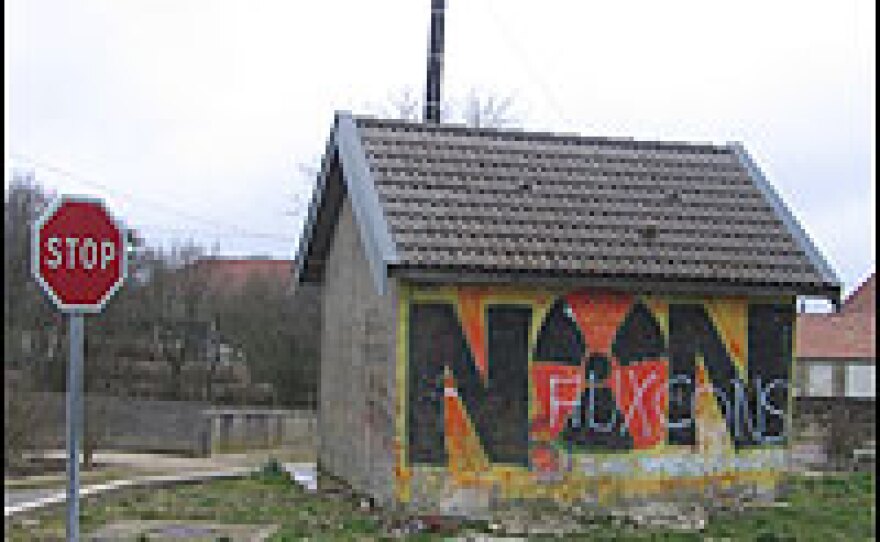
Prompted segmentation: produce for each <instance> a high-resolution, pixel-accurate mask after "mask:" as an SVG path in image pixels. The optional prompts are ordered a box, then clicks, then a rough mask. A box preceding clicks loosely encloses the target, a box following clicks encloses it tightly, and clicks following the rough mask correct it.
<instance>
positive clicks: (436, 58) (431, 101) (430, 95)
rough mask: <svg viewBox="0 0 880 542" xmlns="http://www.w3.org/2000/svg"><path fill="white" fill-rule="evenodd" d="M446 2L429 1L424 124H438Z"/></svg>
mask: <svg viewBox="0 0 880 542" xmlns="http://www.w3.org/2000/svg"><path fill="white" fill-rule="evenodd" d="M445 11H446V0H431V38H430V44H429V49H428V81H427V85H426V89H425V122H433V123H439V122H440V78H441V77H442V74H443V15H444V12H445Z"/></svg>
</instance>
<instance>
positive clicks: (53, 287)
mask: <svg viewBox="0 0 880 542" xmlns="http://www.w3.org/2000/svg"><path fill="white" fill-rule="evenodd" d="M127 256H128V254H127V244H126V232H125V228H123V227H122V226H121V224H119V223H118V222H117V221H116V219H115V218H113V216H112V215H111V214H110V213H109V212H108V211H107V208H106V207H104V203H103V202H101V201H100V200H97V199H92V198H87V197H81V196H62V197H61V198H59V199H58V200H57V201H56V202H54V203H53V204H52V205H51V206H50V207H49V208H48V209H47V210H46V212H45V213H44V214H43V216H42V217H40V219H39V220H38V221H37V222H36V224H34V232H33V261H32V266H33V272H34V277H35V278H36V279H37V282H39V283H40V285H41V286H42V287H43V289H44V290H45V291H46V293H47V294H49V297H51V298H52V300H53V301H54V302H55V305H57V306H58V308H59V309H61V310H62V311H65V312H98V311H100V310H101V309H103V308H104V305H105V304H106V303H107V300H108V299H110V297H111V296H112V295H113V293H114V292H116V290H117V289H119V287H120V286H122V281H123V280H124V279H125V274H126V271H127V267H128V266H127V264H128V257H127Z"/></svg>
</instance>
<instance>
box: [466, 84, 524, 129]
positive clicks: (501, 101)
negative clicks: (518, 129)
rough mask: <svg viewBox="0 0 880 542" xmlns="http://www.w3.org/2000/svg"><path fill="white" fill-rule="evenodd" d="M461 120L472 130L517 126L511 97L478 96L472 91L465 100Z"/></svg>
mask: <svg viewBox="0 0 880 542" xmlns="http://www.w3.org/2000/svg"><path fill="white" fill-rule="evenodd" d="M463 120H464V123H465V124H467V125H468V126H472V127H474V128H505V127H507V126H510V125H515V124H518V119H517V116H516V114H515V113H514V112H513V98H512V97H511V96H502V97H499V96H493V95H488V96H480V95H479V94H477V93H476V92H475V91H473V90H472V91H471V93H470V95H468V98H467V100H465V104H464V107H463Z"/></svg>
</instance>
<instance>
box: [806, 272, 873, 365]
mask: <svg viewBox="0 0 880 542" xmlns="http://www.w3.org/2000/svg"><path fill="white" fill-rule="evenodd" d="M874 284H875V283H874V275H871V277H870V278H869V279H868V280H867V281H865V283H863V284H862V285H861V286H860V287H859V288H858V289H856V291H855V292H854V293H853V294H852V295H850V297H848V298H847V299H846V301H845V302H844V303H843V307H842V308H841V310H840V312H838V313H830V314H799V315H798V318H797V333H796V345H795V352H796V354H797V356H798V357H800V358H818V359H853V358H860V359H876V357H877V353H876V352H877V350H876V348H877V347H876V333H877V329H876V327H875V313H876V311H875V309H876V301H875V297H874V296H875V295H876V290H875V289H874Z"/></svg>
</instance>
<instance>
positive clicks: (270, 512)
mask: <svg viewBox="0 0 880 542" xmlns="http://www.w3.org/2000/svg"><path fill="white" fill-rule="evenodd" d="M874 496H875V478H874V476H873V474H849V475H838V476H829V477H822V478H816V479H813V478H803V477H794V478H792V480H791V482H790V492H789V493H788V496H787V498H786V499H785V502H786V503H787V504H786V505H785V506H780V507H772V508H768V509H749V510H745V511H742V512H738V513H733V512H726V513H717V514H715V515H713V516H711V517H710V520H709V523H708V526H707V527H706V529H705V530H704V531H702V532H700V533H676V532H670V531H662V530H647V529H636V528H634V527H629V526H624V525H621V524H619V523H614V522H611V521H605V520H602V519H601V518H600V519H597V520H596V521H594V522H590V523H588V524H582V525H581V527H579V529H578V532H573V533H569V534H568V535H566V536H565V539H566V540H670V541H689V540H694V541H698V540H707V539H713V540H762V541H785V540H797V541H801V540H873V539H874V538H875V528H874V518H875V515H876V507H875V503H874ZM138 519H139V520H154V519H155V520H197V521H213V522H218V523H229V524H232V523H249V524H276V525H280V529H279V530H278V532H276V533H275V535H274V536H273V537H272V538H271V540H272V541H273V542H281V541H290V540H301V539H304V538H313V539H314V538H319V539H321V540H376V539H382V538H388V533H389V530H390V527H389V526H390V525H391V524H392V521H391V520H390V519H389V517H388V516H386V515H383V514H382V513H381V512H377V511H375V510H372V511H371V510H362V509H361V508H360V506H359V501H358V500H357V499H347V498H344V497H341V496H328V495H316V494H311V493H306V492H304V491H303V490H302V489H300V488H299V487H298V486H296V485H295V484H293V483H291V482H290V481H289V480H288V479H287V478H286V477H285V476H284V475H283V474H279V473H277V472H274V471H272V470H271V469H269V470H267V471H264V472H262V473H260V474H257V475H254V476H252V477H249V478H245V479H239V480H216V481H211V482H207V483H204V484H198V485H182V486H175V487H167V488H158V489H157V488H150V489H130V490H123V491H121V492H118V493H114V494H110V495H107V496H104V497H97V498H88V499H86V500H85V501H84V502H83V503H82V519H81V522H82V528H83V532H85V533H89V532H92V531H94V530H95V529H97V528H98V527H100V526H102V525H105V524H107V523H110V522H114V521H119V520H138ZM490 532H492V530H491V528H490V527H489V524H488V523H484V522H469V523H466V524H461V525H457V526H456V527H454V530H453V531H452V532H442V533H439V532H438V533H419V534H418V535H410V536H408V537H407V538H406V539H407V540H440V539H443V538H446V537H449V536H455V535H464V534H466V533H490ZM499 534H500V533H499ZM6 537H7V538H6V540H10V541H25V540H41V541H43V540H45V541H48V540H63V539H64V510H63V508H55V509H52V510H43V511H39V512H34V513H29V514H27V515H25V516H23V517H16V518H14V519H12V520H7V521H6ZM531 539H534V540H550V539H553V537H552V536H550V535H548V536H535V537H533V538H531ZM556 539H558V538H556Z"/></svg>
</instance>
